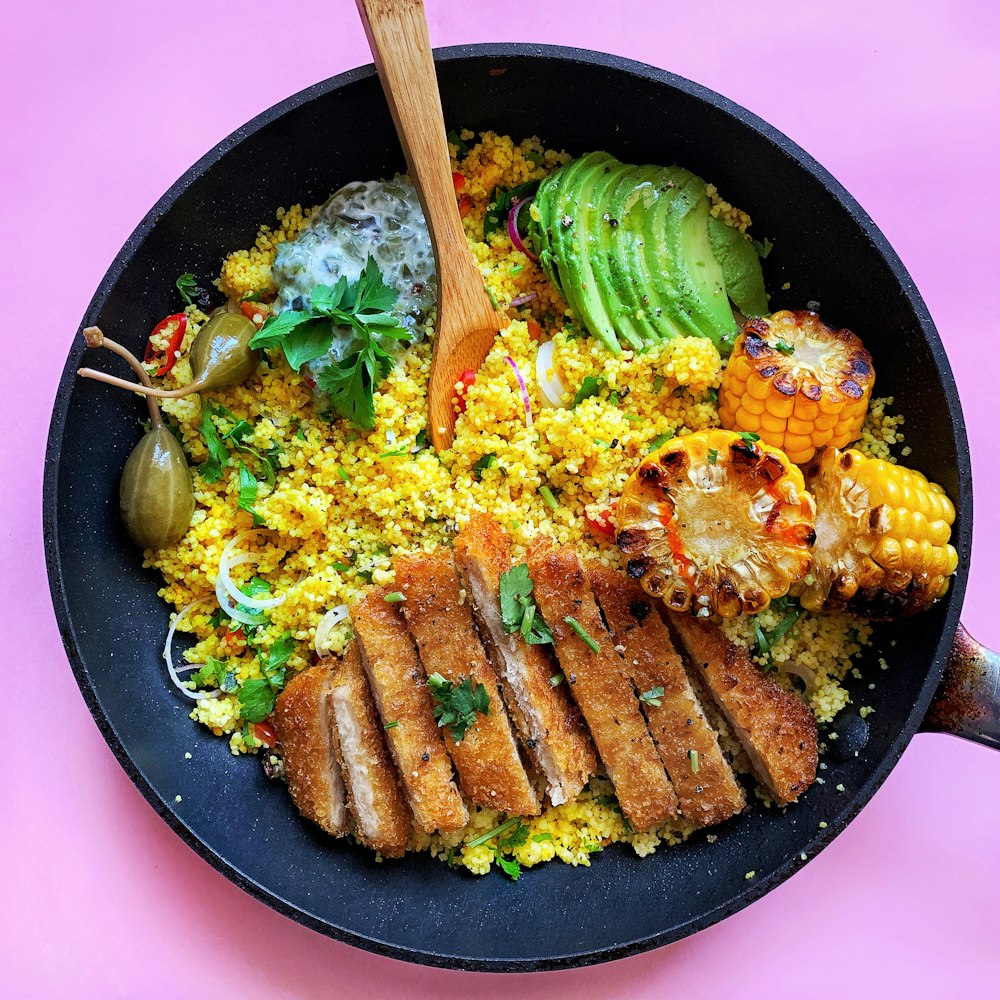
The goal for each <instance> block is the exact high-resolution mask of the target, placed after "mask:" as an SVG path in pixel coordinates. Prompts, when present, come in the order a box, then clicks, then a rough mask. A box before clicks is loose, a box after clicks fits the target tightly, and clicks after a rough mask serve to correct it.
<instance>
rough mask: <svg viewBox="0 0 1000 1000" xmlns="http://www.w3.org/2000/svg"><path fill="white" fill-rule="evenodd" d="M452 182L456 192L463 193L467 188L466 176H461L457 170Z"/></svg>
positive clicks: (454, 172)
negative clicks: (463, 189)
mask: <svg viewBox="0 0 1000 1000" xmlns="http://www.w3.org/2000/svg"><path fill="white" fill-rule="evenodd" d="M451 182H452V184H454V185H455V190H456V191H461V190H462V188H464V187H465V174H460V173H459V172H458V171H457V170H454V171H452V174H451Z"/></svg>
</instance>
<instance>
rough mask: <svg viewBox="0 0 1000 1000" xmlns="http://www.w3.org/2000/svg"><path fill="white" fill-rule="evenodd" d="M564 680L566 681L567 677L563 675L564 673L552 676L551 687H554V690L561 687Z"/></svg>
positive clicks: (550, 679)
mask: <svg viewBox="0 0 1000 1000" xmlns="http://www.w3.org/2000/svg"><path fill="white" fill-rule="evenodd" d="M564 680H566V677H565V675H564V674H563V673H562V671H560V672H559V673H558V674H553V675H552V676H551V677H550V678H549V687H554V688H557V687H559V685H560V684H562V682H563V681H564Z"/></svg>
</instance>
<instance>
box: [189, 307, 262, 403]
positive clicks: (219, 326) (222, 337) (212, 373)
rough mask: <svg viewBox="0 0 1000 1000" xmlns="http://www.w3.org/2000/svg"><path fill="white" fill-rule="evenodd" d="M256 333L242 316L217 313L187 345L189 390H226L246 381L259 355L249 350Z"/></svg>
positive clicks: (255, 365) (248, 320)
mask: <svg viewBox="0 0 1000 1000" xmlns="http://www.w3.org/2000/svg"><path fill="white" fill-rule="evenodd" d="M256 332H257V327H256V326H254V324H253V321H252V320H250V319H248V318H247V317H246V316H244V315H243V314H242V313H233V312H225V311H221V312H217V313H215V314H214V315H213V316H212V317H211V318H210V319H209V320H208V321H207V322H206V323H205V325H204V326H203V327H202V328H201V329H200V330H199V331H198V336H197V337H195V338H194V343H193V344H192V345H191V355H190V358H191V373H192V375H194V382H193V383H192V386H197V388H198V389H199V390H200V389H228V388H230V387H231V386H234V385H239V384H240V383H241V382H244V381H246V379H248V378H249V377H250V376H251V375H253V373H254V372H255V371H256V370H257V362H258V360H259V359H260V355H259V353H258V352H257V351H254V350H251V348H250V340H251V338H252V337H253V335H254V334H255V333H256Z"/></svg>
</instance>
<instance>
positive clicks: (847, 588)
mask: <svg viewBox="0 0 1000 1000" xmlns="http://www.w3.org/2000/svg"><path fill="white" fill-rule="evenodd" d="M806 483H807V485H808V488H809V490H810V491H811V492H812V493H813V496H814V498H815V500H816V511H817V513H816V544H815V546H814V549H813V565H812V569H811V570H810V571H809V574H808V575H807V576H806V577H805V579H804V580H803V582H802V584H801V585H800V586H801V594H800V595H799V600H800V601H801V603H802V606H803V607H804V608H808V609H809V610H810V611H843V610H850V611H853V612H854V613H856V614H861V615H864V616H865V617H868V618H874V619H879V620H886V619H890V618H898V617H901V616H904V615H912V614H916V613H917V612H918V611H924V610H926V609H927V608H929V607H930V606H931V604H933V603H934V601H936V600H937V599H938V598H939V597H941V596H942V595H943V594H944V593H945V592H946V591H947V589H948V578H949V577H950V576H951V574H952V573H954V572H955V568H956V566H957V565H958V553H957V552H956V551H955V549H954V547H953V546H952V545H949V544H948V539H949V537H950V536H951V525H952V522H953V521H954V520H955V508H954V506H953V505H952V502H951V500H949V499H948V497H947V495H946V494H945V492H944V490H943V489H942V488H941V487H940V486H938V485H937V483H930V482H928V481H927V479H926V477H924V476H923V475H922V474H921V473H919V472H915V471H913V470H912V469H904V468H903V467H902V466H899V465H892V464H890V463H889V462H883V461H882V460H881V459H877V458H866V457H865V456H864V455H862V454H861V453H860V452H858V451H854V450H853V449H852V450H850V451H845V452H840V451H838V450H837V449H836V448H827V449H826V450H825V451H823V453H822V454H821V455H819V456H817V458H816V459H815V460H814V461H813V462H812V463H810V465H809V467H808V468H807V469H806Z"/></svg>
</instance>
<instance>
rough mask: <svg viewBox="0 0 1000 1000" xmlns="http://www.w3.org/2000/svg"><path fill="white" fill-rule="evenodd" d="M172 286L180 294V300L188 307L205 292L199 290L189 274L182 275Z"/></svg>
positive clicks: (195, 281) (201, 289) (193, 278)
mask: <svg viewBox="0 0 1000 1000" xmlns="http://www.w3.org/2000/svg"><path fill="white" fill-rule="evenodd" d="M174 284H175V285H176V287H177V291H179V292H180V293H181V298H182V299H183V300H184V301H185V302H186V303H187V304H188V305H189V306H190V305H193V304H194V303H195V302H197V301H198V300H199V299H201V298H202V297H203V296H204V295H205V290H204V289H203V288H201V287H200V286H199V284H198V282H197V280H196V278H195V276H194V275H193V274H191V273H188V274H182V275H181V276H180V277H179V278H178V279H177V280H176V281H175V282H174Z"/></svg>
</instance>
